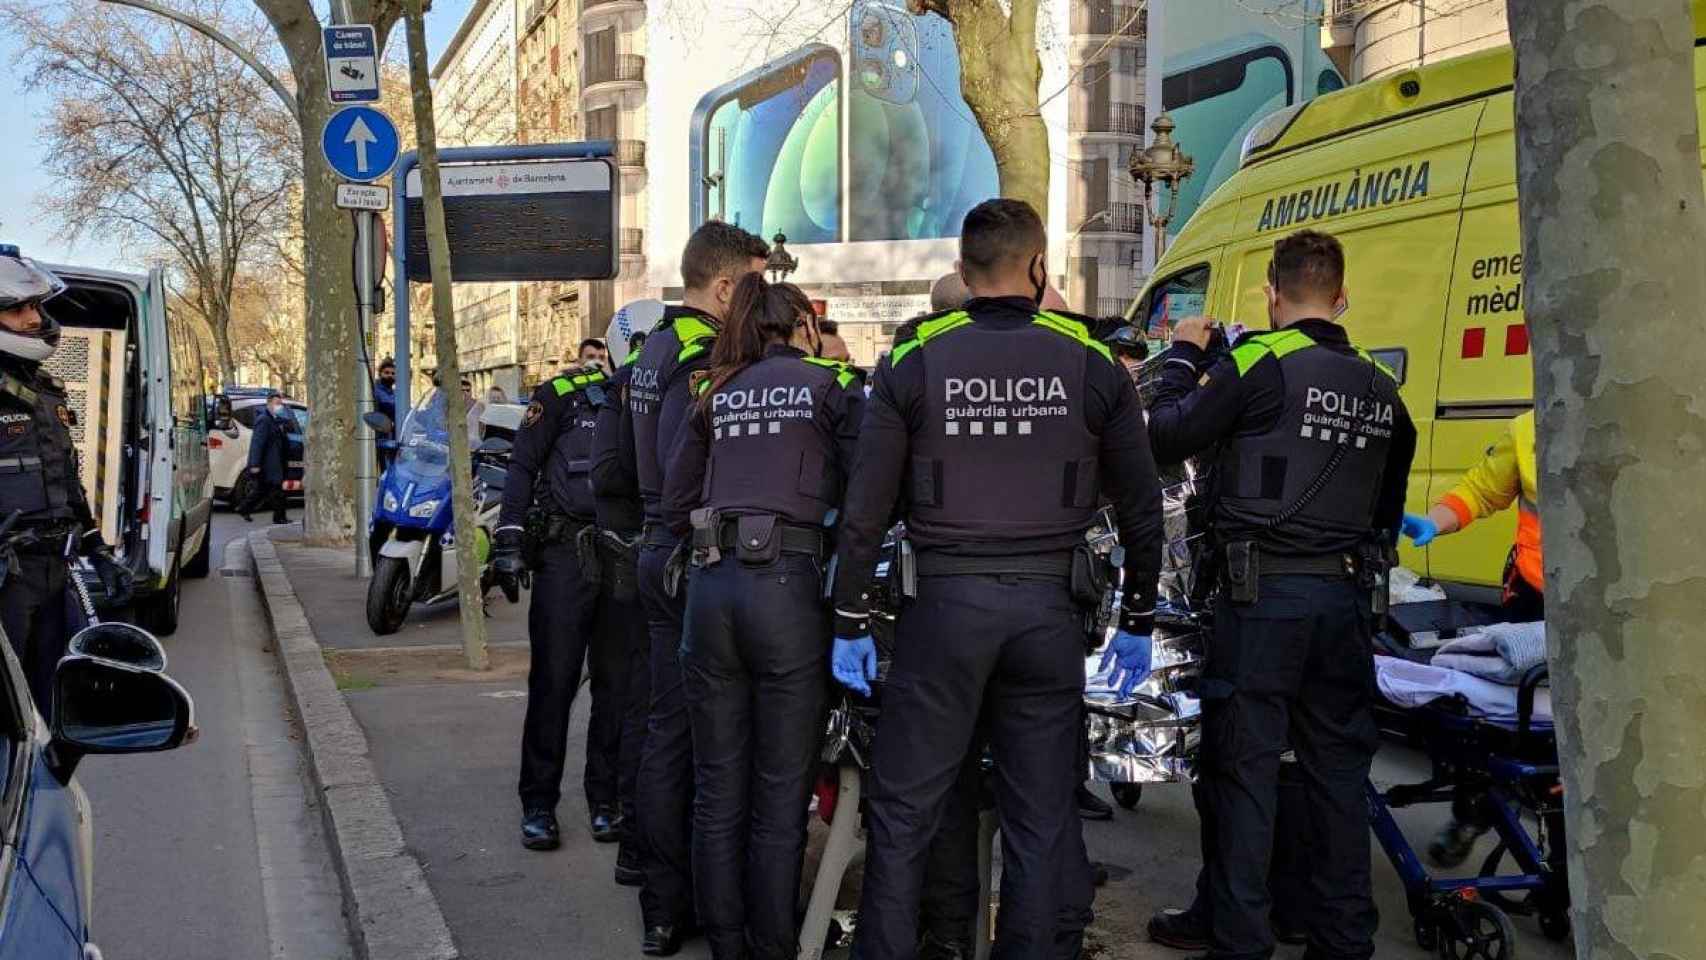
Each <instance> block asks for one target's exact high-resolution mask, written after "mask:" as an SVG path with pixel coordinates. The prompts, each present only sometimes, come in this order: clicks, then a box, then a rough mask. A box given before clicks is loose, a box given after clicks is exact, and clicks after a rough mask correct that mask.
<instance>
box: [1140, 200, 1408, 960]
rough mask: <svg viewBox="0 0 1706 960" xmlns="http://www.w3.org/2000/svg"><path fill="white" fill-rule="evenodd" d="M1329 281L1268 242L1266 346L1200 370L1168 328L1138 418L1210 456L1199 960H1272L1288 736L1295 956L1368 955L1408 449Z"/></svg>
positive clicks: (1330, 258)
mask: <svg viewBox="0 0 1706 960" xmlns="http://www.w3.org/2000/svg"><path fill="white" fill-rule="evenodd" d="M1344 274H1345V258H1344V251H1343V250H1342V249H1341V247H1340V246H1339V243H1338V241H1337V240H1335V239H1334V238H1333V237H1331V236H1329V235H1327V234H1323V233H1317V232H1315V231H1310V230H1304V231H1299V232H1297V233H1294V234H1292V235H1290V236H1288V237H1285V238H1283V239H1281V240H1279V241H1278V242H1277V243H1275V244H1274V253H1273V260H1272V262H1271V263H1270V265H1269V268H1268V283H1267V288H1266V289H1267V301H1268V316H1269V319H1270V321H1271V324H1272V327H1273V331H1272V332H1270V333H1265V334H1260V335H1256V336H1250V337H1246V338H1244V339H1243V340H1241V341H1240V342H1239V344H1238V346H1237V347H1235V348H1234V349H1233V350H1232V352H1231V354H1230V356H1227V357H1225V358H1224V359H1222V360H1219V361H1217V362H1215V363H1213V364H1212V365H1207V364H1205V363H1204V362H1203V359H1204V355H1203V348H1204V347H1205V346H1206V344H1207V343H1208V340H1209V333H1210V326H1209V322H1208V321H1206V320H1204V319H1202V318H1191V319H1188V320H1186V321H1184V322H1182V323H1180V325H1179V327H1178V329H1177V330H1176V332H1175V335H1174V341H1173V345H1172V347H1171V348H1170V349H1169V351H1168V354H1167V359H1166V362H1165V364H1164V369H1163V373H1162V375H1161V376H1162V379H1161V382H1160V383H1158V384H1157V385H1156V392H1155V395H1154V399H1153V400H1152V401H1151V406H1150V410H1149V414H1150V421H1149V427H1150V430H1151V431H1152V434H1153V435H1154V436H1155V438H1156V444H1157V447H1158V448H1164V449H1168V450H1171V451H1174V452H1175V453H1177V454H1179V455H1186V456H1188V455H1191V454H1193V453H1195V452H1197V451H1198V450H1201V449H1205V448H1207V447H1209V446H1211V445H1214V444H1217V443H1219V444H1222V445H1221V446H1220V448H1219V451H1218V454H1217V460H1218V464H1217V468H1216V469H1217V473H1218V474H1219V481H1218V485H1219V489H1218V491H1217V493H1216V497H1215V503H1214V508H1213V515H1212V526H1213V532H1214V538H1215V542H1216V543H1217V544H1218V546H1219V549H1220V551H1221V554H1222V556H1223V557H1224V561H1223V563H1224V569H1223V571H1222V580H1221V595H1220V600H1219V602H1218V604H1217V606H1216V607H1215V617H1214V631H1213V635H1212V637H1211V638H1210V641H1209V646H1208V651H1207V662H1206V664H1205V668H1204V675H1203V679H1202V686H1201V692H1202V697H1203V756H1202V765H1203V788H1204V795H1205V799H1206V803H1207V806H1208V808H1209V809H1208V812H1209V813H1210V814H1212V819H1213V824H1214V831H1213V832H1214V837H1213V839H1212V843H1213V849H1212V850H1211V851H1210V853H1209V857H1208V864H1207V866H1208V894H1209V897H1210V900H1211V904H1210V916H1211V920H1212V931H1211V935H1210V943H1209V954H1208V955H1209V956H1210V957H1213V958H1227V960H1230V958H1245V957H1255V958H1265V957H1268V956H1270V955H1271V954H1272V952H1273V949H1274V938H1273V933H1272V931H1271V929H1270V926H1269V916H1268V907H1269V900H1268V887H1267V883H1268V870H1269V855H1270V851H1272V850H1273V846H1274V844H1273V829H1274V826H1273V825H1274V817H1275V812H1274V810H1275V802H1276V792H1277V789H1278V778H1279V766H1280V755H1281V753H1282V752H1283V751H1284V750H1285V749H1286V747H1287V745H1288V737H1289V745H1290V746H1291V747H1292V748H1293V749H1295V750H1296V753H1297V760H1298V762H1299V763H1300V764H1301V765H1302V772H1303V774H1304V781H1305V790H1306V792H1307V799H1308V803H1307V806H1308V810H1309V820H1310V830H1309V835H1310V844H1309V847H1310V856H1311V858H1312V860H1313V864H1314V870H1313V874H1312V876H1311V880H1310V893H1311V900H1312V901H1313V909H1312V910H1311V911H1310V912H1309V916H1308V918H1307V920H1306V926H1307V927H1308V939H1309V954H1310V955H1311V956H1322V957H1348V958H1366V957H1370V956H1373V954H1374V943H1373V934H1374V930H1375V926H1376V923H1377V914H1376V912H1375V908H1374V901H1373V897H1372V892H1371V886H1370V876H1369V840H1368V808H1367V805H1366V801H1365V800H1364V796H1363V781H1364V780H1365V779H1366V778H1367V776H1368V771H1369V765H1370V762H1371V761H1372V759H1373V756H1374V751H1375V747H1376V745H1377V741H1378V734H1377V731H1376V729H1375V725H1374V719H1373V717H1372V715H1371V713H1370V709H1369V708H1370V703H1369V701H1370V698H1371V696H1372V691H1373V689H1374V676H1373V673H1374V667H1373V661H1372V648H1371V646H1370V644H1371V640H1372V627H1373V622H1374V615H1373V609H1372V606H1371V604H1372V602H1373V599H1374V597H1373V594H1375V593H1376V592H1383V591H1384V590H1385V586H1384V581H1383V574H1384V569H1383V567H1384V565H1385V559H1386V555H1387V553H1388V552H1389V551H1390V549H1391V547H1392V545H1393V544H1394V543H1395V542H1396V540H1397V535H1398V528H1399V524H1400V522H1401V520H1402V516H1403V506H1404V491H1405V485H1406V483H1407V480H1408V474H1409V469H1410V460H1411V457H1412V455H1413V454H1414V452H1415V444H1416V432H1415V427H1414V425H1413V424H1412V422H1411V420H1410V416H1409V413H1408V412H1407V411H1406V410H1405V408H1404V404H1403V401H1402V400H1401V399H1399V396H1398V385H1397V383H1396V382H1395V381H1394V380H1393V378H1392V376H1391V374H1390V373H1389V372H1388V371H1387V370H1386V369H1385V368H1383V367H1382V366H1381V365H1380V364H1378V363H1376V362H1375V361H1374V360H1373V359H1372V358H1371V357H1369V356H1368V355H1367V354H1366V353H1364V352H1362V351H1360V350H1358V349H1357V348H1356V347H1355V346H1353V345H1352V344H1351V342H1350V339H1349V338H1348V336H1347V335H1346V333H1345V329H1344V328H1343V327H1342V326H1340V325H1339V324H1337V323H1335V322H1333V319H1332V318H1334V317H1336V316H1338V315H1339V314H1340V313H1342V312H1343V310H1344V309H1345V304H1346V300H1345V290H1344Z"/></svg>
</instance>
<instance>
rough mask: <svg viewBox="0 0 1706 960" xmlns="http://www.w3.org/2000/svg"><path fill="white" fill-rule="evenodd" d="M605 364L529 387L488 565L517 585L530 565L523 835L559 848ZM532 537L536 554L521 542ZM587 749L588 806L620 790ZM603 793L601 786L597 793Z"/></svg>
mask: <svg viewBox="0 0 1706 960" xmlns="http://www.w3.org/2000/svg"><path fill="white" fill-rule="evenodd" d="M603 384H604V374H603V373H602V372H601V371H599V370H597V369H595V368H578V367H571V368H570V369H568V370H565V371H563V372H562V373H560V374H558V375H557V376H555V377H552V378H551V379H550V380H547V381H546V382H544V383H542V384H540V385H539V388H538V389H536V390H534V391H533V399H532V402H530V403H529V404H528V405H527V412H526V414H525V415H524V416H523V417H522V421H521V429H520V430H519V431H518V432H517V433H516V435H515V446H514V449H513V452H512V453H511V456H510V466H509V476H508V478H507V479H506V481H505V483H504V499H503V507H502V509H501V511H500V512H499V515H498V529H497V532H496V534H495V535H494V537H493V540H494V556H493V560H492V569H493V570H494V571H495V572H496V573H497V575H498V576H499V577H500V578H502V579H503V580H504V581H506V587H508V588H511V589H513V588H514V587H516V586H519V584H520V582H521V581H523V580H525V579H527V577H528V576H529V575H531V577H532V579H533V581H534V583H533V597H532V600H531V601H530V603H529V605H528V609H527V638H528V646H529V651H530V653H531V661H530V664H529V666H528V671H527V716H526V719H525V720H524V721H523V722H522V731H521V778H520V784H519V792H520V794H521V809H522V820H521V845H522V846H524V847H526V848H527V849H529V850H555V849H556V848H557V846H558V844H559V843H560V837H559V828H558V825H557V812H556V811H557V801H558V800H559V799H560V798H561V784H562V780H563V764H564V762H565V755H566V753H567V750H568V735H569V712H570V710H571V708H572V707H573V706H574V699H575V691H576V690H577V689H578V688H579V687H580V681H581V663H582V661H584V660H585V659H586V654H587V645H588V643H589V642H590V640H591V637H592V630H593V617H594V614H595V612H596V610H597V605H598V590H597V588H596V586H589V584H588V581H587V578H586V571H585V570H584V569H583V564H582V560H581V556H580V553H579V550H578V543H577V537H578V536H579V534H580V532H581V530H583V529H585V528H586V527H587V526H589V525H591V524H592V522H593V516H594V504H593V497H592V484H591V482H590V474H591V471H592V434H593V427H594V425H595V423H596V417H597V409H598V405H599V404H600V403H601V402H602V400H603V396H604V386H603ZM529 536H531V537H532V539H533V541H534V547H533V551H532V552H533V556H532V557H525V556H524V555H523V552H524V551H523V548H524V546H525V545H526V542H527V540H528V538H529ZM594 754H595V751H592V750H589V751H588V756H587V763H588V774H589V776H588V781H587V794H588V795H587V806H588V807H589V808H590V809H591V810H593V811H595V812H596V811H598V810H599V809H600V807H601V806H602V805H603V804H606V803H610V802H613V801H614V800H615V791H616V788H615V784H614V782H609V783H603V784H601V783H595V782H594V778H593V777H592V776H591V774H592V773H593V770H592V766H593V764H594V762H595V761H594ZM600 794H603V795H600Z"/></svg>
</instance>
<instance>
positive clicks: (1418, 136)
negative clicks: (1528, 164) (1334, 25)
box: [1132, 0, 1706, 596]
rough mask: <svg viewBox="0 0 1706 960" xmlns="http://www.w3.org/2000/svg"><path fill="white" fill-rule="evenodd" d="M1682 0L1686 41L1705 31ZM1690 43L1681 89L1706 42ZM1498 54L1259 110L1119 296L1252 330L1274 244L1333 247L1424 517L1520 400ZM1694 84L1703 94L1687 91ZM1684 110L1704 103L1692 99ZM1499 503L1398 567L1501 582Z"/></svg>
mask: <svg viewBox="0 0 1706 960" xmlns="http://www.w3.org/2000/svg"><path fill="white" fill-rule="evenodd" d="M1703 11H1706V4H1702V3H1701V2H1699V0H1696V3H1695V6H1694V18H1695V34H1696V36H1697V37H1699V36H1701V35H1702V34H1706V16H1703ZM1703 43H1706V41H1701V40H1697V41H1696V44H1695V71H1694V72H1695V82H1696V84H1697V85H1698V84H1700V83H1701V80H1702V78H1706V69H1703V68H1706V63H1703V62H1702V61H1703V59H1706V49H1703V47H1702V44H1703ZM1513 77H1514V73H1513V58H1512V54H1511V50H1510V49H1509V48H1508V47H1507V48H1503V49H1498V50H1489V51H1486V52H1483V53H1477V54H1471V55H1468V56H1465V57H1460V58H1457V59H1453V60H1448V61H1443V62H1441V63H1437V64H1432V65H1428V66H1424V67H1420V68H1417V69H1413V70H1409V71H1406V72H1403V73H1399V74H1397V75H1395V76H1390V77H1382V78H1380V79H1378V80H1374V81H1370V82H1367V83H1363V84H1359V85H1357V86H1354V87H1349V88H1347V89H1344V90H1341V91H1337V92H1335V93H1331V94H1327V95H1324V96H1321V97H1318V98H1316V99H1314V100H1312V101H1309V102H1308V103H1306V104H1301V105H1298V106H1294V107H1290V108H1287V109H1285V110H1282V111H1280V112H1278V113H1275V114H1273V115H1271V116H1269V117H1266V118H1265V119H1263V120H1262V121H1261V122H1260V123H1258V124H1257V125H1256V126H1255V127H1254V128H1253V129H1252V130H1251V131H1250V134H1249V135H1248V137H1247V138H1246V139H1245V141H1244V146H1243V155H1242V158H1241V163H1240V168H1239V170H1238V172H1237V173H1235V174H1234V175H1233V176H1232V177H1231V178H1229V179H1228V180H1227V181H1226V182H1225V183H1224V184H1223V185H1221V187H1220V188H1219V189H1218V190H1217V191H1215V193H1214V194H1213V195H1212V196H1211V197H1210V198H1209V199H1208V200H1206V201H1205V202H1204V203H1203V204H1202V206H1201V207H1200V208H1199V209H1198V210H1197V212H1196V213H1195V215H1194V216H1192V218H1191V219H1190V221H1189V222H1188V223H1187V224H1186V225H1185V226H1184V229H1182V230H1181V231H1180V232H1179V235H1178V237H1177V239H1175V240H1173V241H1172V244H1171V245H1170V246H1169V247H1168V248H1167V251H1166V254H1165V255H1164V256H1163V257H1162V259H1161V262H1160V263H1159V264H1157V266H1156V268H1155V271H1154V273H1153V274H1152V278H1153V279H1152V280H1151V282H1150V283H1149V284H1148V285H1147V286H1146V287H1145V289H1144V291H1143V292H1142V293H1141V294H1140V296H1139V298H1138V300H1137V302H1136V303H1135V304H1134V306H1133V311H1132V312H1133V316H1134V317H1136V318H1141V320H1142V321H1143V322H1144V323H1145V324H1146V325H1147V332H1148V334H1149V335H1150V336H1152V337H1159V336H1163V335H1164V334H1165V331H1166V327H1167V326H1168V324H1169V323H1170V322H1172V321H1176V320H1178V319H1180V318H1182V317H1185V316H1188V315H1191V314H1206V315H1208V316H1212V317H1214V318H1215V319H1217V320H1219V321H1221V322H1223V323H1226V324H1227V325H1229V326H1230V325H1232V324H1243V325H1244V326H1245V327H1250V328H1255V329H1266V327H1267V324H1268V320H1267V309H1266V304H1265V300H1264V296H1263V292H1262V285H1263V283H1264V282H1265V281H1266V279H1267V269H1268V261H1269V260H1270V259H1271V254H1272V248H1273V243H1274V241H1275V240H1276V239H1278V238H1279V237H1281V236H1284V235H1285V234H1287V233H1289V232H1291V231H1293V230H1298V229H1301V228H1305V227H1307V228H1313V229H1318V230H1324V231H1327V232H1330V233H1332V234H1334V235H1335V236H1337V237H1338V238H1339V239H1340V240H1341V241H1342V242H1343V243H1344V247H1345V258H1346V281H1345V285H1346V289H1347V292H1348V294H1349V300H1350V306H1349V309H1348V310H1347V312H1346V313H1345V315H1344V317H1343V318H1342V322H1343V323H1344V324H1345V327H1346V329H1347V330H1348V331H1349V333H1350V336H1351V339H1352V341H1353V342H1355V343H1357V344H1358V345H1359V346H1361V347H1363V348H1365V349H1367V350H1369V351H1370V352H1371V353H1373V354H1375V355H1376V356H1377V357H1379V358H1380V359H1381V360H1383V361H1384V362H1385V363H1386V364H1387V365H1388V366H1389V367H1391V368H1392V370H1393V371H1394V372H1395V373H1396V374H1397V376H1398V379H1399V382H1400V383H1401V385H1402V386H1401V393H1402V395H1403V398H1404V402H1405V404H1406V405H1407V406H1408V407H1409V409H1410V413H1411V415H1412V416H1413V417H1414V418H1415V421H1416V427H1417V429H1418V431H1419V433H1420V436H1419V440H1418V446H1417V450H1416V459H1415V465H1414V467H1413V468H1412V470H1411V473H1410V490H1409V499H1408V508H1409V509H1410V510H1411V511H1414V512H1422V511H1424V510H1425V508H1426V506H1427V505H1428V504H1431V503H1433V502H1435V501H1436V500H1437V499H1438V498H1439V497H1440V496H1441V495H1442V494H1444V493H1445V492H1446V491H1447V490H1449V489H1450V488H1451V487H1452V486H1453V485H1455V484H1456V483H1457V481H1458V480H1459V479H1460V478H1461V477H1462V475H1463V473H1464V471H1466V470H1467V469H1468V468H1469V467H1471V466H1472V465H1474V463H1475V462H1476V461H1478V460H1479V459H1480V458H1481V457H1482V455H1483V454H1484V453H1485V451H1486V450H1487V448H1488V447H1490V446H1491V445H1492V444H1493V443H1494V442H1495V441H1496V440H1497V438H1498V436H1499V435H1500V433H1501V432H1502V431H1503V430H1504V429H1505V421H1507V420H1508V419H1509V418H1511V417H1513V416H1516V415H1518V414H1520V413H1522V412H1523V411H1524V410H1527V409H1529V408H1530V407H1532V406H1533V397H1534V392H1533V390H1534V387H1533V375H1532V370H1531V367H1530V358H1529V340H1528V328H1527V327H1526V326H1525V325H1524V322H1523V289H1522V242H1521V236H1520V232H1519V227H1518V221H1517V203H1516V139H1515V130H1514V127H1515V124H1514V109H1513V105H1514V94H1513V88H1512V78H1513ZM1700 89H1702V90H1706V88H1700ZM1696 102H1697V103H1701V102H1706V101H1702V100H1701V99H1700V98H1699V97H1697V99H1696ZM1515 524H1516V516H1515V511H1514V510H1507V511H1504V512H1503V513H1502V514H1500V515H1497V516H1494V517H1489V518H1487V519H1486V520H1483V521H1480V522H1477V523H1476V524H1474V525H1473V526H1471V527H1469V528H1467V529H1466V530H1464V531H1463V532H1462V533H1460V534H1455V535H1453V536H1450V537H1441V538H1440V539H1438V540H1436V541H1434V543H1433V544H1432V545H1430V546H1429V547H1427V548H1426V549H1423V550H1416V549H1414V548H1410V547H1408V546H1407V542H1406V546H1405V547H1404V549H1403V551H1402V554H1403V556H1402V559H1403V562H1404V564H1405V565H1406V566H1408V567H1410V568H1412V569H1414V570H1417V571H1418V572H1422V573H1424V574H1425V575H1427V576H1430V577H1432V578H1434V579H1436V580H1439V581H1441V582H1443V583H1445V584H1447V585H1448V586H1449V587H1451V588H1453V589H1454V590H1455V592H1459V593H1461V594H1464V595H1469V596H1476V595H1482V596H1484V595H1485V591H1484V590H1483V589H1482V588H1491V587H1496V586H1497V585H1498V584H1499V583H1500V575H1501V573H1502V571H1503V566H1504V562H1505V557H1506V555H1507V553H1508V552H1509V549H1510V545H1511V541H1512V537H1513V535H1514V531H1515Z"/></svg>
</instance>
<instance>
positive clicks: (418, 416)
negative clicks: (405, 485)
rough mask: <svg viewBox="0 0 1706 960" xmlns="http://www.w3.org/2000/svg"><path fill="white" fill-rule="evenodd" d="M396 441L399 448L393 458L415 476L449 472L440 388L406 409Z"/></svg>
mask: <svg viewBox="0 0 1706 960" xmlns="http://www.w3.org/2000/svg"><path fill="white" fill-rule="evenodd" d="M398 440H399V441H400V443H401V445H402V449H401V450H399V451H398V452H397V459H398V460H399V461H400V462H401V463H402V464H403V466H404V467H406V468H407V469H408V471H409V472H410V473H412V474H414V476H415V477H416V478H417V479H429V478H432V477H439V476H443V475H444V474H446V473H448V472H449V470H450V425H449V424H448V423H447V422H446V420H445V416H444V391H442V390H434V391H432V392H431V393H429V394H427V395H426V396H425V397H424V398H422V400H421V402H420V403H418V404H416V405H415V408H414V409H413V410H410V411H409V415H408V417H407V418H405V419H404V421H403V429H402V430H401V431H400V432H399V434H398Z"/></svg>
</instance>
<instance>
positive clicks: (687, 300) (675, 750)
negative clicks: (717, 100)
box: [628, 221, 770, 956]
mask: <svg viewBox="0 0 1706 960" xmlns="http://www.w3.org/2000/svg"><path fill="white" fill-rule="evenodd" d="M769 255H770V248H769V246H768V245H766V244H765V242H764V241H763V240H760V239H759V238H758V237H756V236H754V235H752V234H750V233H747V232H746V231H745V230H742V229H740V228H739V227H736V226H734V225H732V224H728V223H723V222H721V221H711V222H709V223H706V224H704V225H703V226H701V227H700V228H699V229H697V230H695V231H694V232H693V236H691V237H689V238H688V240H687V247H686V249H685V250H684V251H683V252H682V255H681V279H682V284H683V286H684V287H685V288H686V289H685V290H684V292H683V295H682V304H681V306H679V307H669V308H668V309H666V310H665V311H664V316H663V319H662V320H661V321H659V323H658V326H657V328H656V329H655V330H653V331H652V334H651V336H650V337H648V338H647V339H646V344H645V346H644V347H643V348H641V350H640V357H639V359H638V360H636V361H634V370H633V373H632V374H630V375H629V380H628V416H629V418H630V420H631V421H632V429H633V437H634V440H633V443H634V450H633V452H634V462H635V476H636V478H637V479H638V481H639V487H640V498H641V501H642V503H643V506H644V513H645V529H644V532H643V534H642V542H641V546H640V558H639V572H640V602H641V604H642V605H643V606H644V607H645V610H646V620H647V628H648V630H649V632H650V636H651V706H650V711H649V713H648V715H647V718H646V744H645V748H644V750H643V751H642V753H641V756H640V771H639V776H638V779H637V781H636V783H635V798H634V805H635V811H636V813H637V814H638V816H639V830H640V842H641V857H642V859H643V861H644V867H643V870H644V872H645V875H646V876H645V883H644V885H643V886H642V887H641V889H640V910H641V913H642V914H643V922H644V926H645V932H644V935H643V938H642V941H641V949H642V950H643V951H644V952H645V953H647V954H649V955H652V956H670V955H672V954H674V953H675V952H677V951H678V950H680V949H681V941H682V940H683V938H684V937H685V936H686V935H687V933H688V932H689V931H690V930H691V929H692V928H693V926H694V914H693V878H692V872H691V869H690V867H689V857H690V852H689V840H688V835H689V829H690V824H689V817H690V812H691V809H692V800H693V739H692V730H691V727H690V726H689V723H688V717H687V704H686V701H685V700H684V699H683V697H682V691H681V662H680V658H679V651H680V648H681V624H682V617H683V608H684V605H685V602H686V599H687V597H686V591H685V590H681V589H680V587H679V583H678V582H675V581H677V580H678V576H677V575H676V574H675V573H670V574H669V575H668V576H666V568H668V567H670V566H671V564H670V558H671V556H672V555H674V554H675V552H676V547H677V546H678V544H679V542H680V538H679V537H678V536H677V535H676V534H675V533H674V532H672V531H671V530H670V529H669V528H668V527H667V526H666V525H664V523H663V486H664V465H665V464H666V463H667V462H668V460H667V458H668V456H669V454H670V452H671V451H672V450H673V449H674V447H675V439H676V432H677V431H678V430H679V429H680V428H681V425H682V423H683V422H684V421H685V420H686V418H687V415H688V411H689V408H691V406H692V398H691V396H690V394H689V393H688V379H689V377H690V375H691V374H692V373H693V372H694V371H696V370H700V369H703V368H704V367H705V365H706V364H707V363H708V362H709V361H710V354H711V346H712V344H713V342H714V341H715V339H716V336H717V331H718V330H719V329H720V328H721V326H722V318H723V316H724V314H725V313H726V311H727V310H728V306H729V302H730V300H731V299H732V298H733V296H734V290H735V285H736V284H738V283H739V282H740V280H741V278H742V277H744V276H746V275H747V274H749V273H757V272H759V271H760V270H762V269H763V268H764V261H765V259H766V258H767V257H769ZM666 580H669V581H671V583H670V584H669V586H668V588H667V589H666Z"/></svg>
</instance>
